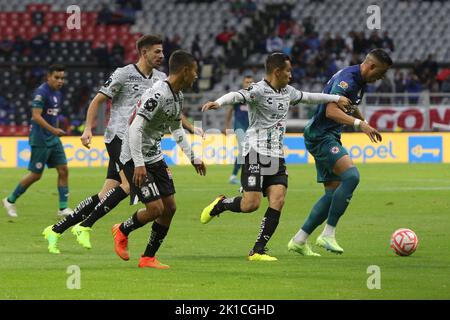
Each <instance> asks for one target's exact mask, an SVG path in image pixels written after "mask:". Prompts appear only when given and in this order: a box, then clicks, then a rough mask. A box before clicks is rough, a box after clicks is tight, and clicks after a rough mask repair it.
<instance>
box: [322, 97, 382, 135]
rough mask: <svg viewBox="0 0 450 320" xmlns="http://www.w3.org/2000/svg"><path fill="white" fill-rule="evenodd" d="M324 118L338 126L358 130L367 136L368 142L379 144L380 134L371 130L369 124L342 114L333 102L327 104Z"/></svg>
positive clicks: (373, 129)
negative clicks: (353, 127) (341, 125)
mask: <svg viewBox="0 0 450 320" xmlns="http://www.w3.org/2000/svg"><path fill="white" fill-rule="evenodd" d="M326 117H327V118H329V119H331V120H333V121H336V122H337V123H340V124H344V125H348V126H355V128H360V129H361V131H362V132H364V133H365V134H367V136H368V137H369V138H370V141H372V142H375V143H377V142H381V140H382V138H381V134H380V133H379V132H378V130H376V129H375V128H372V127H371V126H370V125H369V124H367V123H365V122H364V121H361V120H360V119H357V118H355V117H352V116H349V115H348V114H346V113H345V112H343V111H342V110H341V109H340V108H339V106H338V105H337V104H336V103H334V102H330V103H328V104H327V110H326Z"/></svg>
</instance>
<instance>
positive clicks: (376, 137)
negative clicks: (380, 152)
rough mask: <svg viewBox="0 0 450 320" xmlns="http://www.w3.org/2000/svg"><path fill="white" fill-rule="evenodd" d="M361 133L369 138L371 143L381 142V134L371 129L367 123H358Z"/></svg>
mask: <svg viewBox="0 0 450 320" xmlns="http://www.w3.org/2000/svg"><path fill="white" fill-rule="evenodd" d="M360 128H361V131H362V132H364V133H365V134H367V135H368V136H369V138H370V141H372V142H375V143H377V142H381V140H382V138H381V134H380V133H379V132H378V130H377V129H375V128H372V127H371V126H370V125H369V124H368V123H366V122H364V121H361V123H360Z"/></svg>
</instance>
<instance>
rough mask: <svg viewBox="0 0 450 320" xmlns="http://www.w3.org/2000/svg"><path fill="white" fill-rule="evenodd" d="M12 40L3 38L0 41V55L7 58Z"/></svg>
mask: <svg viewBox="0 0 450 320" xmlns="http://www.w3.org/2000/svg"><path fill="white" fill-rule="evenodd" d="M13 47H14V42H13V41H12V40H11V39H8V38H5V39H3V40H2V41H0V56H3V57H5V58H6V59H9V57H10V56H11V53H12V52H13Z"/></svg>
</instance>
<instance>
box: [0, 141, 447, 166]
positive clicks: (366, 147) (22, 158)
mask: <svg viewBox="0 0 450 320" xmlns="http://www.w3.org/2000/svg"><path fill="white" fill-rule="evenodd" d="M190 139H191V146H192V148H193V149H194V151H195V152H196V153H197V154H201V155H203V161H205V163H206V164H231V163H234V159H235V157H236V155H237V146H236V140H235V137H234V135H227V136H225V135H223V134H208V135H207V137H206V139H205V140H202V139H201V138H200V137H199V136H194V135H191V136H190ZM62 142H63V145H64V148H65V151H66V156H67V160H68V162H69V166H70V167H101V166H106V165H107V164H108V153H107V152H106V148H105V145H104V143H103V137H102V136H97V137H94V138H93V140H92V144H91V148H90V149H86V148H84V147H83V146H82V145H81V142H80V139H79V137H63V138H62ZM284 143H285V156H286V162H287V163H291V164H293V163H314V159H313V158H312V157H311V155H310V154H309V153H308V152H307V151H306V148H305V144H304V140H303V136H302V135H301V134H287V135H286V137H285V140H284ZM342 143H343V145H344V147H346V149H347V151H348V152H349V154H350V156H351V157H352V159H353V161H354V162H355V163H450V133H405V132H402V133H384V134H383V141H382V142H381V143H378V144H374V143H371V142H370V140H369V138H368V137H367V136H366V135H365V134H363V133H345V134H343V136H342ZM162 149H163V151H164V155H165V159H166V161H167V163H168V164H169V165H174V164H181V165H185V164H189V162H188V160H187V158H186V157H185V156H184V154H183V152H182V151H181V150H180V149H179V148H178V147H177V144H176V143H175V141H174V140H173V139H172V138H171V136H170V135H168V136H166V137H164V138H163V140H162ZM30 150H31V149H30V146H29V144H28V138H27V137H1V138H0V168H26V167H27V166H28V161H29V159H30Z"/></svg>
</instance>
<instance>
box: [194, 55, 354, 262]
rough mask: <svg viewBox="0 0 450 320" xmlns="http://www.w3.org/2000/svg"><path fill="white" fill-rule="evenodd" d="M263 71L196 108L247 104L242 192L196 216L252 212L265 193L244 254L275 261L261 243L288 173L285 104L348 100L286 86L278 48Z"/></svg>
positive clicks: (274, 219) (286, 62)
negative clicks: (264, 206) (261, 75)
mask: <svg viewBox="0 0 450 320" xmlns="http://www.w3.org/2000/svg"><path fill="white" fill-rule="evenodd" d="M265 68H266V77H265V79H264V80H261V81H260V82H257V83H254V84H252V85H251V86H250V87H249V88H248V89H247V90H239V91H238V92H231V93H228V94H226V95H224V96H222V97H220V98H219V99H217V100H216V101H215V102H208V103H206V104H205V105H204V106H203V108H202V110H203V111H207V110H209V109H218V108H219V107H221V106H222V105H226V104H231V103H236V102H240V103H247V104H248V105H249V122H250V126H249V128H248V130H247V132H246V135H245V141H244V148H243V155H244V157H245V163H244V164H243V165H242V174H241V185H242V188H243V191H244V192H243V196H242V197H234V198H226V197H225V196H219V197H217V198H216V199H215V200H214V201H213V202H212V203H211V204H210V205H208V206H207V207H206V208H205V209H204V210H203V212H202V214H201V217H200V221H201V222H202V223H208V222H209V221H210V220H211V219H212V218H214V217H216V216H217V215H219V214H220V213H222V212H224V211H225V210H230V211H232V212H253V211H256V210H257V209H258V208H259V206H260V203H261V199H262V197H263V196H267V197H268V200H269V207H268V208H267V211H266V213H265V216H264V218H263V219H262V222H261V227H260V231H259V234H258V237H257V239H256V243H255V245H254V246H253V249H252V250H251V251H250V253H249V256H248V259H249V260H251V261H276V260H277V258H275V257H272V256H269V255H268V254H267V253H266V251H267V249H266V244H267V242H268V241H269V239H270V238H271V237H272V235H273V234H274V232H275V229H276V228H277V225H278V222H279V219H280V214H281V210H282V208H283V205H284V198H285V195H286V190H287V187H288V175H287V170H286V166H285V160H284V151H283V137H284V133H285V130H286V120H287V115H288V110H289V107H290V106H291V105H293V106H295V105H297V104H298V103H300V102H302V103H320V102H335V103H339V104H340V105H341V106H342V107H346V106H349V105H350V100H349V99H347V98H345V97H340V96H338V95H330V94H322V93H309V92H302V91H299V90H296V89H295V88H294V87H292V86H289V85H288V83H289V81H290V79H291V68H292V67H291V61H290V58H289V57H288V56H287V55H285V54H283V53H274V54H271V55H270V56H269V57H268V58H267V60H266V65H265Z"/></svg>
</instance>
